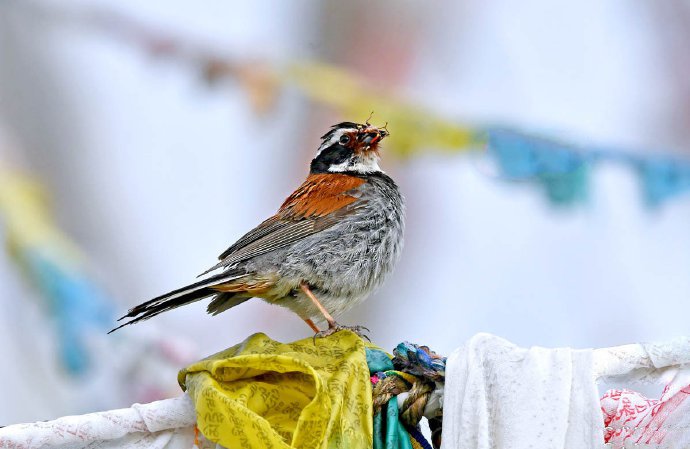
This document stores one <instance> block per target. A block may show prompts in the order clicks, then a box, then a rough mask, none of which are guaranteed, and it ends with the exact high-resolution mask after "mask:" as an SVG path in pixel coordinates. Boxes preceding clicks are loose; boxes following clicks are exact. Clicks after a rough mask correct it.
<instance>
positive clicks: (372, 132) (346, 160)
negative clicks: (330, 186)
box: [311, 122, 389, 174]
mask: <svg viewBox="0 0 690 449" xmlns="http://www.w3.org/2000/svg"><path fill="white" fill-rule="evenodd" d="M388 134H389V133H388V130H387V129H386V127H385V126H384V127H381V128H378V127H376V126H372V125H370V124H369V123H365V124H360V123H352V122H342V123H338V124H337V125H333V126H332V127H331V129H330V130H329V131H328V132H327V133H326V134H324V135H323V136H322V137H321V139H322V142H321V146H319V150H318V151H317V152H316V157H314V159H313V160H312V161H311V173H348V172H349V173H355V174H367V173H374V172H380V171H381V169H380V168H379V151H378V150H379V142H381V140H382V139H383V138H385V137H386V136H388Z"/></svg>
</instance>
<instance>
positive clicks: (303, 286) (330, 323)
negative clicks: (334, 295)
mask: <svg viewBox="0 0 690 449" xmlns="http://www.w3.org/2000/svg"><path fill="white" fill-rule="evenodd" d="M299 288H301V289H302V291H303V292H304V294H305V295H307V297H308V298H309V299H311V302H313V303H314V305H315V306H316V308H317V309H319V312H321V315H323V317H324V318H326V321H328V328H329V329H330V328H332V327H335V326H337V325H338V323H336V322H335V320H334V319H333V317H332V316H331V314H330V313H328V310H326V308H325V307H324V306H322V305H321V303H320V302H319V300H318V299H316V296H314V294H313V293H312V292H311V290H309V286H308V285H307V283H306V282H302V283H301V284H299ZM307 324H309V323H307ZM313 324H314V323H313V322H312V324H311V325H310V327H311V326H312V325H313ZM314 327H316V326H314ZM312 329H313V328H312Z"/></svg>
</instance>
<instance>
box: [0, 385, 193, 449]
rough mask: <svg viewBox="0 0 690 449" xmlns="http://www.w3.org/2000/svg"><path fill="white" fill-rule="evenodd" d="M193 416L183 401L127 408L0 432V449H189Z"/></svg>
mask: <svg viewBox="0 0 690 449" xmlns="http://www.w3.org/2000/svg"><path fill="white" fill-rule="evenodd" d="M195 423H196V412H195V410H194V404H193V403H192V401H191V399H189V397H188V396H187V395H182V396H179V397H177V398H173V399H166V400H163V401H156V402H152V403H150V404H134V405H133V406H132V407H130V408H124V409H119V410H110V411H106V412H99V413H90V414H87V415H81V416H66V417H63V418H59V419H56V420H54V421H46V422H37V423H33V424H15V425H12V426H7V427H4V428H0V448H2V449H10V448H11V449H47V448H60V449H78V448H89V449H97V448H98V449H109V448H113V449H114V448H126V449H137V448H156V449H163V448H165V449H189V448H191V447H192V446H193V445H194V424H195Z"/></svg>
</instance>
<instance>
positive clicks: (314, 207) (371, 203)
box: [111, 121, 404, 336]
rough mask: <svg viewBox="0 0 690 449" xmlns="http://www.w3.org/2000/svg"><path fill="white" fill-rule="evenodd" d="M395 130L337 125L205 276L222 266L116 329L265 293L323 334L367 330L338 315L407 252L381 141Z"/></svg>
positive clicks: (222, 307) (215, 309)
mask: <svg viewBox="0 0 690 449" xmlns="http://www.w3.org/2000/svg"><path fill="white" fill-rule="evenodd" d="M388 134H389V133H388V131H387V129H386V128H385V127H383V128H380V127H375V126H372V125H370V124H369V123H368V121H367V123H365V124H358V123H351V122H343V123H339V124H337V125H334V126H332V127H331V129H330V130H329V131H328V132H327V133H326V134H324V135H323V136H322V137H321V139H322V142H321V145H320V146H319V149H318V151H317V153H316V156H315V157H314V159H313V160H312V161H311V167H310V172H309V175H308V176H307V179H306V181H304V183H303V184H302V185H301V186H299V187H298V188H297V190H295V191H294V192H293V193H292V194H291V195H290V196H289V197H288V198H287V199H286V200H285V202H284V203H283V205H282V206H281V207H280V209H278V212H277V213H276V214H275V215H273V216H272V217H270V218H269V219H267V220H265V221H264V222H263V223H261V224H260V225H258V226H257V227H256V228H254V229H253V230H251V231H249V232H248V233H247V234H245V235H244V236H243V237H242V238H240V239H239V240H238V241H237V242H235V243H234V244H233V245H232V246H230V248H228V249H227V250H226V251H225V252H223V253H222V254H221V255H220V256H219V259H220V262H219V263H217V264H216V265H214V266H213V267H211V268H210V269H209V270H207V271H206V272H205V273H203V274H202V275H201V276H205V275H207V274H209V273H211V272H213V271H216V270H222V272H220V273H218V274H215V275H211V276H208V277H207V278H205V279H203V280H201V281H199V282H195V283H193V284H190V285H187V286H186V287H182V288H179V289H177V290H173V291H171V292H170V293H166V294H164V295H161V296H159V297H157V298H153V299H151V300H150V301H147V302H145V303H143V304H140V305H138V306H136V307H134V308H133V309H131V310H129V312H128V313H127V315H125V316H124V317H122V318H120V320H122V319H126V318H132V319H131V320H130V321H128V322H126V323H124V324H123V325H121V326H119V327H117V328H115V329H113V330H112V331H111V332H113V331H115V330H117V329H119V328H121V327H122V326H125V325H127V324H133V323H137V322H139V321H142V320H146V319H149V318H151V317H154V316H156V315H158V314H160V313H162V312H165V311H168V310H171V309H174V308H177V307H180V306H183V305H185V304H189V303H192V302H195V301H199V300H200V299H203V298H207V297H209V296H212V297H213V299H212V300H211V302H210V303H209V304H208V309H207V310H208V312H209V313H211V314H213V315H217V314H219V313H221V312H224V311H226V310H227V309H230V308H232V307H235V306H236V305H238V304H241V303H243V302H245V301H247V300H248V299H250V298H253V297H258V298H261V299H263V300H265V301H267V302H269V303H271V304H277V305H279V306H283V307H287V308H289V309H290V310H292V311H293V312H295V313H296V314H297V315H299V316H300V317H301V318H302V319H303V320H304V321H305V322H306V323H307V324H308V325H309V326H310V327H311V328H312V329H313V330H314V332H316V333H317V334H316V335H318V336H327V335H330V334H332V333H334V332H336V331H338V330H340V329H351V330H354V331H356V332H358V333H359V332H361V329H363V328H362V326H341V325H339V324H338V323H337V322H336V321H335V320H334V319H333V315H337V314H339V313H341V312H343V311H345V310H347V309H349V308H350V307H352V306H354V305H355V304H357V303H359V302H360V301H362V300H363V299H365V298H366V297H367V296H368V295H369V294H370V293H371V292H372V290H374V289H375V288H376V287H378V286H379V285H380V284H381V283H382V282H383V280H384V278H385V277H386V275H387V274H388V273H390V271H391V270H392V268H393V266H394V265H395V263H396V261H397V259H398V258H399V256H400V252H401V249H402V244H403V229H404V205H403V198H402V196H401V194H400V191H399V190H398V186H397V185H396V184H395V182H393V180H392V179H391V178H390V177H389V176H388V175H386V174H385V173H384V172H383V171H382V170H381V169H380V168H379V164H378V162H379V142H380V141H381V140H382V139H383V138H385V137H386V136H388ZM319 317H323V318H325V320H326V322H327V323H328V329H326V330H323V331H322V330H320V329H319V328H318V327H316V325H315V324H314V322H313V321H312V318H317V319H318V318H319Z"/></svg>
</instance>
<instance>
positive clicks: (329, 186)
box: [203, 173, 366, 274]
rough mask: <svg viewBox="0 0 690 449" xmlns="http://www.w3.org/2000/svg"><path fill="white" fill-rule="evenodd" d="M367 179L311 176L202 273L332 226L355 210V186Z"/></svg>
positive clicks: (293, 241)
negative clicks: (272, 212)
mask: <svg viewBox="0 0 690 449" xmlns="http://www.w3.org/2000/svg"><path fill="white" fill-rule="evenodd" d="M365 182H366V181H365V180H364V179H362V178H358V177H356V176H350V175H345V174H335V173H327V174H313V175H309V177H307V180H306V181H304V183H303V184H302V185H301V186H300V187H299V188H297V190H295V192H294V193H293V194H292V195H290V196H289V197H288V198H287V199H286V200H285V202H284V203H283V205H282V206H281V207H280V209H279V210H278V212H277V213H276V214H275V215H274V216H272V217H271V218H269V219H267V220H265V221H264V222H263V223H261V224H260V225H259V226H257V227H256V228H254V229H252V230H251V231H249V232H248V233H247V234H245V235H244V236H242V237H241V238H240V239H239V240H238V241H237V242H235V243H234V244H233V245H232V246H230V247H229V248H228V249H227V250H225V251H224V252H223V253H222V254H221V255H220V256H219V257H218V258H219V259H220V262H219V263H218V264H216V265H214V266H213V267H211V268H210V269H209V270H207V271H206V272H204V273H203V274H206V273H208V272H210V271H213V270H215V269H218V268H221V267H227V266H232V265H235V264H237V263H239V262H242V261H245V260H249V259H251V258H252V257H255V256H258V255H261V254H266V253H269V252H271V251H273V250H276V249H279V248H284V247H286V246H289V245H291V244H293V243H295V242H297V241H299V240H301V239H303V238H305V237H307V236H310V235H312V234H315V233H317V232H319V231H322V230H324V229H327V228H329V227H331V226H333V225H334V224H336V223H337V222H338V221H339V219H340V218H341V217H342V216H343V215H347V214H350V213H352V212H354V211H355V210H356V208H357V204H356V203H357V201H360V200H359V198H358V197H357V196H356V189H357V187H359V186H361V185H362V184H364V183H365Z"/></svg>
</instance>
